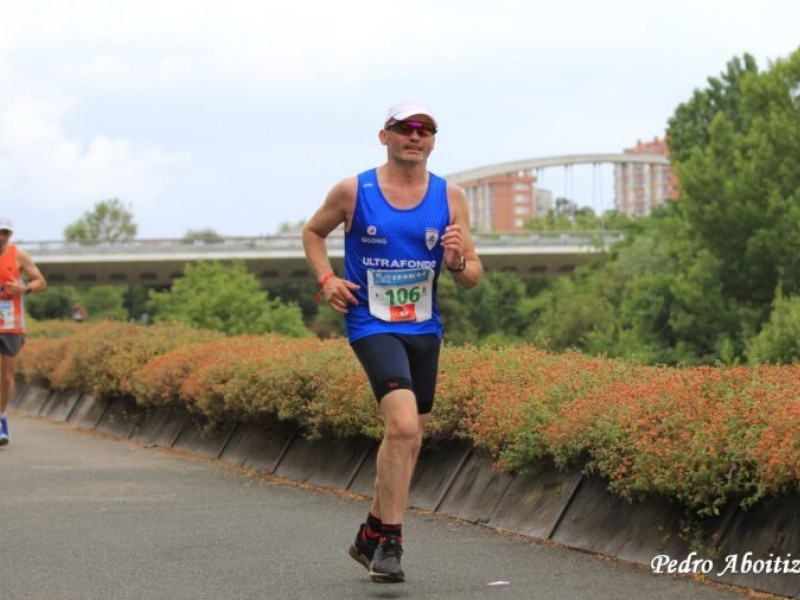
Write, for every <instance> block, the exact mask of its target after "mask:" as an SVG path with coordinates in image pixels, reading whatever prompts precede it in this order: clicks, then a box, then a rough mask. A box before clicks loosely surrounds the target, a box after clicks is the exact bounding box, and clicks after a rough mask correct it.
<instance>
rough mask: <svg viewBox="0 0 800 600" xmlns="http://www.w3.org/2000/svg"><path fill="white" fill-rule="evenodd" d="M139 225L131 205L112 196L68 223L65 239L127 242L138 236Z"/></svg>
mask: <svg viewBox="0 0 800 600" xmlns="http://www.w3.org/2000/svg"><path fill="white" fill-rule="evenodd" d="M137 231H138V226H137V225H136V223H134V221H133V213H132V212H131V207H130V206H125V205H124V204H123V203H122V202H121V201H120V200H119V199H117V198H111V199H110V200H103V201H101V202H98V203H97V204H95V206H94V209H93V210H91V211H87V212H85V213H84V214H83V216H82V217H81V218H80V219H78V220H77V221H75V222H74V223H72V224H71V225H67V227H66V228H65V229H64V239H65V240H66V241H68V242H86V243H98V242H127V241H130V240H132V239H134V238H135V237H136V232H137Z"/></svg>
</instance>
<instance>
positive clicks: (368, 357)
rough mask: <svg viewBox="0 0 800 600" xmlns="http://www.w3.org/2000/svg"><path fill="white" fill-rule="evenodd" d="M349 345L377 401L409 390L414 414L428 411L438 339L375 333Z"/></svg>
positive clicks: (436, 364) (437, 337)
mask: <svg viewBox="0 0 800 600" xmlns="http://www.w3.org/2000/svg"><path fill="white" fill-rule="evenodd" d="M350 345H351V346H352V347H353V351H354V352H355V353H356V356H357V357H358V360H360V361H361V365H362V366H363V367H364V371H366V373H367V377H369V382H370V385H371V386H372V391H373V393H374V394H375V398H376V399H377V400H378V402H380V400H381V398H383V397H384V396H385V395H386V394H388V393H389V392H392V391H394V390H398V389H405V390H411V391H413V392H414V396H416V398H417V412H418V413H419V414H421V415H426V414H428V413H429V412H431V409H432V408H433V397H434V395H435V394H436V374H437V372H438V371H439V349H440V348H441V345H442V342H441V340H440V339H439V336H437V335H435V334H433V333H430V334H425V335H403V334H396V333H379V334H376V335H370V336H367V337H363V338H361V339H358V340H356V341H355V342H352V343H351V344H350Z"/></svg>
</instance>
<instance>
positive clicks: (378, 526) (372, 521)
mask: <svg viewBox="0 0 800 600" xmlns="http://www.w3.org/2000/svg"><path fill="white" fill-rule="evenodd" d="M364 530H365V531H364V533H365V535H366V536H367V537H371V538H376V537H379V536H380V535H381V533H382V532H383V521H381V520H380V519H379V518H378V517H376V516H375V515H373V514H372V513H368V514H367V526H366V527H365V528H364Z"/></svg>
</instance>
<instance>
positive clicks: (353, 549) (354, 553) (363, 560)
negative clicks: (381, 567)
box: [347, 544, 372, 571]
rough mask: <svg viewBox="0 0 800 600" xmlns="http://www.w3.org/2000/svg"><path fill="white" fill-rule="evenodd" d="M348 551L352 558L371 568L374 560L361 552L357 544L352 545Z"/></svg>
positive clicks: (366, 567) (368, 568) (367, 568)
mask: <svg viewBox="0 0 800 600" xmlns="http://www.w3.org/2000/svg"><path fill="white" fill-rule="evenodd" d="M347 553H348V554H349V555H350V558H352V559H353V560H354V561H356V562H357V563H359V564H361V565H362V566H363V567H364V568H365V569H366V570H367V571H369V570H371V568H372V561H371V560H370V559H369V558H368V557H367V555H366V554H362V553H361V552H359V551H358V548H356V545H355V544H351V545H350V548H348V549H347Z"/></svg>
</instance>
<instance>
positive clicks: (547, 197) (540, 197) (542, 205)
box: [533, 186, 553, 219]
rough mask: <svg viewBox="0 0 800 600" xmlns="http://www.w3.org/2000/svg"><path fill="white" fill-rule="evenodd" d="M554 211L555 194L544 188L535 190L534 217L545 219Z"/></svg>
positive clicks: (535, 188)
mask: <svg viewBox="0 0 800 600" xmlns="http://www.w3.org/2000/svg"><path fill="white" fill-rule="evenodd" d="M551 210H553V192H552V191H550V190H546V189H544V188H540V187H535V186H534V188H533V216H534V218H536V219H543V218H544V217H546V216H547V215H548V214H549V213H550V211H551Z"/></svg>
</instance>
